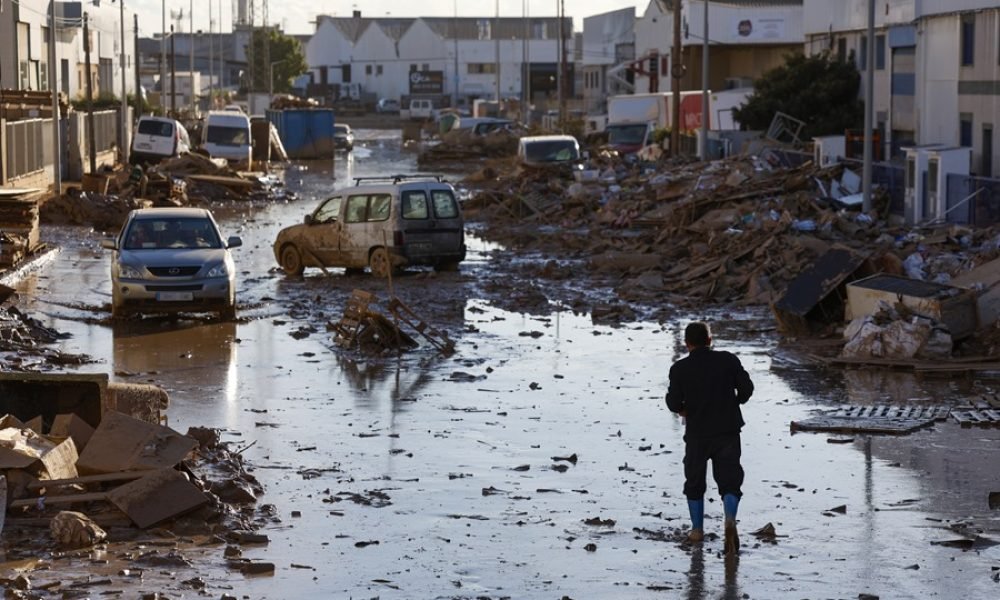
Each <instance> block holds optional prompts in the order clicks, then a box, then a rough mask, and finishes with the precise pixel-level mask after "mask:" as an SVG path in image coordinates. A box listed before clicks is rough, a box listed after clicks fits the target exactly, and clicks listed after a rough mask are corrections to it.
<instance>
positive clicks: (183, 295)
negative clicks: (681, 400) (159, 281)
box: [156, 292, 194, 302]
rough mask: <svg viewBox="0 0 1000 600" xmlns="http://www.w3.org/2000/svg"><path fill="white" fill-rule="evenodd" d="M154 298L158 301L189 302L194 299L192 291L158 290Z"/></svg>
mask: <svg viewBox="0 0 1000 600" xmlns="http://www.w3.org/2000/svg"><path fill="white" fill-rule="evenodd" d="M156 299H157V300H159V301H160V302H190V301H192V300H194V294H193V293H192V292H158V293H157V294H156Z"/></svg>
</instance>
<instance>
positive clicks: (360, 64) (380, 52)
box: [305, 15, 572, 104]
mask: <svg viewBox="0 0 1000 600" xmlns="http://www.w3.org/2000/svg"><path fill="white" fill-rule="evenodd" d="M564 35H565V39H566V48H567V61H572V56H571V54H570V53H569V49H570V42H571V40H572V20H571V19H568V18H567V19H565V20H564ZM305 54H306V62H307V64H308V65H309V70H310V72H311V73H312V77H313V83H314V84H319V85H330V86H334V85H344V84H361V86H362V88H363V90H364V91H365V92H367V93H370V94H374V95H376V96H377V97H379V98H394V99H399V98H402V97H404V96H408V95H431V96H441V97H444V98H450V99H451V100H452V101H453V102H454V101H457V102H458V104H468V103H471V100H473V99H475V98H495V97H497V96H500V97H502V98H505V99H507V98H515V99H520V98H523V97H524V95H525V94H527V93H530V95H531V96H532V97H538V96H540V95H541V96H545V95H550V94H552V93H553V92H554V90H555V88H556V75H557V64H558V59H559V38H558V20H557V19H553V18H542V17H539V18H525V19H521V18H506V17H505V18H501V19H499V20H498V19H495V18H492V17H484V18H469V17H463V18H430V17H426V18H414V19H399V18H374V19H369V18H364V17H361V16H360V15H358V16H355V17H344V18H340V17H329V16H321V17H319V18H318V19H317V27H316V33H315V34H314V35H313V37H312V39H310V41H309V42H308V44H306V48H305ZM526 65H529V66H527V67H526ZM498 69H499V77H498ZM568 71H570V75H569V76H568V79H569V81H572V73H571V72H572V68H570V69H568ZM414 73H416V74H417V75H414ZM571 87H572V86H571Z"/></svg>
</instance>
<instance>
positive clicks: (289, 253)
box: [281, 244, 306, 277]
mask: <svg viewBox="0 0 1000 600" xmlns="http://www.w3.org/2000/svg"><path fill="white" fill-rule="evenodd" d="M281 268H282V269H284V271H285V274H286V275H291V276H293V277H300V276H301V275H302V273H304V272H305V270H306V268H305V265H303V264H302V255H301V254H299V249H298V248H296V247H295V246H293V245H291V244H289V245H287V246H285V247H284V248H282V249H281Z"/></svg>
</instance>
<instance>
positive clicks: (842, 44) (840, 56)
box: [837, 38, 847, 62]
mask: <svg viewBox="0 0 1000 600" xmlns="http://www.w3.org/2000/svg"><path fill="white" fill-rule="evenodd" d="M837 60H838V61H840V62H847V39H846V38H840V39H838V40H837Z"/></svg>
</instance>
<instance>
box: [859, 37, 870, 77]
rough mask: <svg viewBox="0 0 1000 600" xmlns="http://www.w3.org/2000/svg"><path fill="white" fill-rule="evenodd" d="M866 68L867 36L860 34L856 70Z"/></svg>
mask: <svg viewBox="0 0 1000 600" xmlns="http://www.w3.org/2000/svg"><path fill="white" fill-rule="evenodd" d="M867 68H868V36H867V35H863V36H861V46H860V47H859V48H858V70H859V71H864V70H865V69H867Z"/></svg>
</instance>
